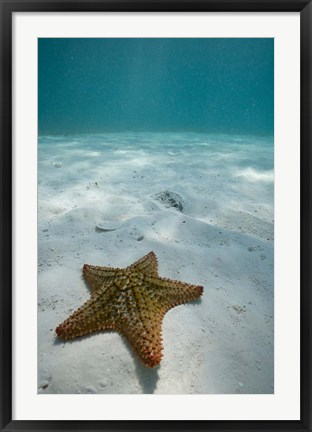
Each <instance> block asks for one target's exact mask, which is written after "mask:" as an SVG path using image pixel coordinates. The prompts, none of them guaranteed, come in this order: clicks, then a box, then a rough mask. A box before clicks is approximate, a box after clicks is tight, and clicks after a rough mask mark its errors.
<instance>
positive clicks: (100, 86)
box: [38, 38, 274, 135]
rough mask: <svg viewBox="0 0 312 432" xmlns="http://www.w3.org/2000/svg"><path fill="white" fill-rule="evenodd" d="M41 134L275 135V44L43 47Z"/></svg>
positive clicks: (205, 41)
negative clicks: (169, 133) (184, 133)
mask: <svg viewBox="0 0 312 432" xmlns="http://www.w3.org/2000/svg"><path fill="white" fill-rule="evenodd" d="M38 65H39V134H40V135H42V134H71V133H92V132H96V133H99V132H114V131H116V132H124V131H173V132H176V131H193V132H214V133H244V134H246V133H247V134H267V135H272V134H273V126H274V98H273V96H274V39H272V38H239V39H234V38H233V39H213V38H200V39H198V38H194V39H190V38H178V39H175V38H173V39H172V38H155V39H145V38H134V39H133V38H129V39H126V38H121V39H116V38H107V39H105V38H103V39H93V38H91V39H85V38H84V39H79V38H68V39H66V38H52V39H42V38H40V39H39V40H38Z"/></svg>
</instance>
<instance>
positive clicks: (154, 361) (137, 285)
mask: <svg viewBox="0 0 312 432" xmlns="http://www.w3.org/2000/svg"><path fill="white" fill-rule="evenodd" d="M83 275H84V278H85V280H86V281H87V283H88V284H89V286H90V288H91V297H90V299H89V300H87V301H86V302H85V303H84V304H83V305H82V306H81V307H80V308H78V309H77V310H76V311H75V312H74V313H73V314H72V315H70V317H69V318H67V319H66V320H65V321H64V322H63V323H62V324H60V325H59V326H58V327H57V328H56V333H57V335H58V336H59V337H60V338H62V339H73V338H76V337H79V336H82V335H85V334H87V333H92V332H96V331H100V330H106V329H115V330H117V331H118V332H119V333H121V334H122V335H124V336H125V338H126V339H127V340H128V341H129V343H130V344H131V346H132V347H133V349H134V350H135V351H136V353H137V354H138V356H139V357H140V359H141V360H142V361H143V363H144V364H145V365H146V366H149V367H154V366H157V365H158V364H159V363H160V361H161V358H162V355H163V354H162V349H163V346H162V337H161V324H162V320H163V317H164V315H165V313H166V312H167V311H168V310H169V309H171V308H173V307H174V306H177V305H179V304H182V303H186V302H189V301H191V300H195V299H198V298H199V297H200V296H201V295H202V293H203V287H202V286H197V285H191V284H187V283H184V282H179V281H175V280H171V279H166V278H162V277H160V276H159V274H158V264H157V258H156V255H155V254H154V252H150V253H149V254H147V255H145V256H144V257H143V258H141V259H140V260H138V261H136V262H135V263H134V264H132V265H130V266H128V267H126V268H125V269H119V268H113V267H99V266H92V265H88V264H85V265H84V267H83Z"/></svg>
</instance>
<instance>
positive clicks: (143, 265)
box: [128, 252, 158, 276]
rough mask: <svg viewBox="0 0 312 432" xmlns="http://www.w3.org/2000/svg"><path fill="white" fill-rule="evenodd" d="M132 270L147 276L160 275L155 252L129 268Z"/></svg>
mask: <svg viewBox="0 0 312 432" xmlns="http://www.w3.org/2000/svg"><path fill="white" fill-rule="evenodd" d="M128 268H129V269H130V270H134V271H140V272H142V273H143V274H145V275H146V276H157V275H158V263H157V257H156V255H155V254H154V252H150V253H148V254H147V255H145V256H144V257H142V258H141V259H139V260H138V261H136V262H135V263H134V264H131V266H129V267H128Z"/></svg>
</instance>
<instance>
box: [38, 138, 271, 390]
mask: <svg viewBox="0 0 312 432" xmlns="http://www.w3.org/2000/svg"><path fill="white" fill-rule="evenodd" d="M273 151H274V150H273V138H271V137H252V136H230V135H208V134H195V133H179V134H178V133H159V134H156V133H119V134H113V133H112V134H94V135H76V136H74V135H72V136H45V137H40V138H39V151H38V193H39V196H38V392H39V393H43V394H44V393H107V394H116V393H118V394H135V393H155V394H218V393H223V394H229V393H230V394H231V393H249V394H250V393H257V394H259V393H273V392H274V387H273V381H274V370H273V362H274V356H273V354H274V345H273V343H274V339H273V324H274V318H273V313H274V286H273V276H274V250H273V244H274V238H273V236H274V220H273V219H274V214H273V209H274V206H273V201H274V171H273ZM166 190H168V191H171V192H174V193H175V194H178V195H179V196H180V197H181V200H182V201H181V202H182V204H183V209H182V211H179V209H176V208H174V207H166V204H165V203H164V202H161V201H159V200H157V199H156V196H157V194H159V193H161V192H162V191H166ZM109 226H111V227H112V228H114V230H112V231H107V230H100V229H98V228H97V227H109ZM150 251H154V252H155V254H156V255H157V257H158V263H159V274H160V275H161V276H163V277H167V278H171V279H177V280H181V281H184V282H188V283H192V284H196V285H202V286H204V294H203V296H202V298H201V300H199V301H195V302H193V303H188V304H185V305H181V306H177V307H175V308H173V309H172V310H170V311H169V312H168V313H167V314H166V315H165V318H164V321H163V339H164V357H163V359H162V362H161V365H160V366H158V367H156V368H154V369H150V368H147V367H146V366H144V365H143V364H142V363H141V362H140V360H139V359H138V358H137V357H136V355H135V354H134V353H133V351H132V349H131V347H130V346H129V344H128V343H127V341H126V340H125V339H124V338H123V337H121V336H120V335H119V334H118V333H117V332H102V333H97V334H94V335H90V336H86V337H81V338H78V339H76V340H72V341H69V342H64V341H61V340H60V339H58V338H57V336H56V334H55V328H56V326H57V325H58V324H60V323H61V322H63V321H64V320H65V319H66V318H67V317H68V316H69V315H70V314H71V313H72V312H73V311H74V310H75V309H77V308H78V307H79V306H81V305H82V304H83V302H84V301H85V300H87V299H88V298H89V294H90V292H89V289H88V287H87V285H86V283H85V282H84V280H83V278H82V272H81V270H82V267H83V264H85V263H88V264H93V265H104V266H113V267H125V266H127V265H129V264H131V263H133V262H134V261H135V260H137V259H139V258H140V257H142V256H143V255H145V254H146V253H148V252H150Z"/></svg>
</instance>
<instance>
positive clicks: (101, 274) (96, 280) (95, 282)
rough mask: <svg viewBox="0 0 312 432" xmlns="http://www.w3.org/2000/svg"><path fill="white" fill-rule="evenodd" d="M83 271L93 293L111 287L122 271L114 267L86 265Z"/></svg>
mask: <svg viewBox="0 0 312 432" xmlns="http://www.w3.org/2000/svg"><path fill="white" fill-rule="evenodd" d="M82 271H83V276H84V278H85V280H86V282H87V283H88V284H89V286H90V288H91V291H96V290H98V289H99V288H102V287H107V286H109V285H110V284H111V282H112V281H113V279H114V278H115V277H117V276H118V274H119V273H120V271H121V270H120V269H119V268H114V267H100V266H92V265H89V264H85V265H84V266H83V270H82Z"/></svg>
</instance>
